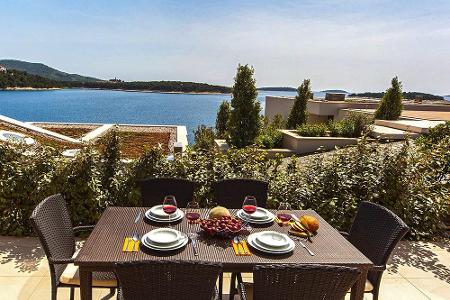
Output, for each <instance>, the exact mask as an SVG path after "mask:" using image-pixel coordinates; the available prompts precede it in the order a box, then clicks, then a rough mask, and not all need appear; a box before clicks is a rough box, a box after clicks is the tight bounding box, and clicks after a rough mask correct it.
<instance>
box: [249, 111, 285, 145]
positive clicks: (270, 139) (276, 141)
mask: <svg viewBox="0 0 450 300" xmlns="http://www.w3.org/2000/svg"><path fill="white" fill-rule="evenodd" d="M285 126H286V122H285V121H284V119H283V117H282V116H281V115H276V116H275V117H274V118H273V120H272V122H269V120H268V119H267V118H265V119H264V122H263V126H262V128H261V133H260V134H259V136H258V137H257V138H256V145H258V146H259V147H262V148H266V149H271V148H279V147H281V145H282V142H283V134H282V133H281V132H280V131H279V130H278V129H284V128H285Z"/></svg>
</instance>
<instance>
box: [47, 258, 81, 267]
mask: <svg viewBox="0 0 450 300" xmlns="http://www.w3.org/2000/svg"><path fill="white" fill-rule="evenodd" d="M48 261H49V262H50V263H51V264H55V265H65V264H72V263H74V262H75V259H74V258H51V257H50V258H48Z"/></svg>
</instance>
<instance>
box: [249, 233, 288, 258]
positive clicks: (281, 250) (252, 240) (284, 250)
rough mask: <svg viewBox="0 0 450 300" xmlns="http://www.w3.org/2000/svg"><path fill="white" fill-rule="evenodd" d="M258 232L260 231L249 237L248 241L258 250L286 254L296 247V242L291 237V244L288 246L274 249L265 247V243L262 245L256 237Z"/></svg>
mask: <svg viewBox="0 0 450 300" xmlns="http://www.w3.org/2000/svg"><path fill="white" fill-rule="evenodd" d="M258 234H259V233H253V234H251V235H249V236H248V237H247V242H248V243H249V245H250V246H252V247H253V248H255V249H256V250H259V251H262V252H266V253H269V254H286V253H289V252H291V251H292V250H294V248H295V243H294V241H293V240H291V239H289V246H288V247H286V248H278V249H274V248H269V247H265V246H264V245H261V244H259V243H258V241H257V239H256V237H255V235H258Z"/></svg>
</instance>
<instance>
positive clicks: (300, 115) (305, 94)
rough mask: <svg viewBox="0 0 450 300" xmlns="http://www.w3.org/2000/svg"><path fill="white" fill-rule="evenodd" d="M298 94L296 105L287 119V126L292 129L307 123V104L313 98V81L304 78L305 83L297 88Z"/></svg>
mask: <svg viewBox="0 0 450 300" xmlns="http://www.w3.org/2000/svg"><path fill="white" fill-rule="evenodd" d="M297 93H298V95H297V96H295V100H294V105H293V106H292V109H291V112H290V114H289V117H288V120H287V127H288V128H290V129H293V128H296V127H298V126H300V125H303V124H306V121H307V119H308V111H307V109H306V106H307V104H308V100H309V99H311V98H312V95H313V93H312V92H311V81H310V80H309V79H305V80H303V83H302V84H301V85H300V86H299V87H298V89H297Z"/></svg>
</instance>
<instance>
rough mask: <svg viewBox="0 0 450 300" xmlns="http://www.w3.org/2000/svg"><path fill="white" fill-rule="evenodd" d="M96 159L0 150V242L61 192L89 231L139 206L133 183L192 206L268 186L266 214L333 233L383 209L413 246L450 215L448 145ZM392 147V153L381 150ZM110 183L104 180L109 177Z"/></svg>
mask: <svg viewBox="0 0 450 300" xmlns="http://www.w3.org/2000/svg"><path fill="white" fill-rule="evenodd" d="M105 143H107V144H108V145H109V146H108V147H106V148H105V149H104V150H103V151H102V152H98V151H96V150H94V149H93V148H91V147H90V146H87V147H86V148H85V149H83V151H81V153H79V154H78V155H77V156H76V157H75V158H74V159H66V158H62V157H61V156H60V155H59V154H58V153H57V152H55V151H54V150H53V149H50V148H46V147H43V148H37V149H35V151H34V154H33V155H30V153H29V152H27V151H25V149H24V148H22V147H21V146H17V145H8V144H4V143H1V144H0V234H3V235H5V234H7V235H29V234H31V233H32V230H31V227H30V224H29V222H28V218H29V216H30V214H31V212H32V210H33V209H34V207H35V206H36V205H37V203H39V201H41V200H42V199H44V198H45V197H47V196H49V195H51V194H54V193H62V194H63V195H64V196H65V198H66V201H67V203H68V205H69V208H70V212H71V214H72V219H73V221H74V224H75V225H79V224H95V222H97V220H98V218H99V216H100V215H101V213H102V212H103V210H104V209H105V207H107V206H108V205H117V206H135V205H138V203H139V189H138V182H139V180H140V179H143V178H146V177H149V176H155V177H161V176H174V177H179V178H187V179H190V180H194V181H197V182H199V188H198V190H197V191H196V194H195V197H196V199H198V200H199V201H200V202H201V203H202V205H207V204H208V202H211V201H208V200H212V190H211V186H212V183H213V182H215V181H217V180H220V179H224V178H255V179H260V180H267V181H269V201H268V205H269V207H270V208H275V207H276V206H277V203H278V202H280V201H288V202H290V203H291V204H292V206H293V208H295V209H307V208H309V209H314V210H316V211H317V212H318V213H319V214H320V215H321V216H323V217H324V218H325V219H326V220H327V221H328V222H329V223H330V224H332V225H333V226H335V227H336V228H337V229H342V230H346V229H348V228H349V226H350V224H351V220H352V218H353V217H354V215H355V213H356V210H357V207H358V204H359V203H360V202H361V201H372V202H376V203H380V204H382V205H384V206H386V207H388V208H389V209H391V210H393V211H394V212H395V213H396V214H397V215H399V216H400V217H401V218H402V219H403V220H404V221H405V222H406V223H407V224H408V225H409V226H410V227H411V233H410V235H409V236H410V238H413V239H420V238H426V237H429V236H430V235H432V234H434V233H436V232H439V231H440V230H441V225H442V222H441V221H442V220H443V219H445V218H446V217H448V214H449V211H450V210H449V209H450V199H449V195H450V170H449V166H450V151H448V149H450V136H449V135H444V136H442V138H440V139H439V141H438V142H436V143H435V144H430V145H427V146H423V144H421V143H417V144H413V143H410V142H409V141H406V142H404V143H403V144H401V145H400V146H391V145H389V146H387V145H380V144H377V143H368V142H367V141H366V139H365V138H363V139H362V140H361V141H360V143H359V144H358V145H357V146H356V147H350V148H345V149H341V150H339V151H335V152H332V153H327V154H320V155H316V156H315V157H314V159H311V160H308V161H307V163H303V164H302V163H300V162H299V160H298V159H297V158H295V157H292V158H291V159H289V160H283V159H282V158H281V157H278V156H277V157H275V158H269V157H268V155H267V153H266V152H262V151H259V150H258V149H256V148H252V147H248V148H244V149H231V150H230V151H228V152H226V153H221V152H219V151H192V150H189V149H188V150H187V151H186V152H185V153H183V154H176V156H175V159H174V160H167V158H166V155H165V154H164V152H163V151H162V150H161V149H158V148H154V149H151V150H149V151H148V152H146V153H145V154H144V155H143V156H141V157H140V158H139V159H137V160H135V161H132V162H129V163H126V162H123V161H122V160H121V159H120V151H119V152H118V151H117V149H119V148H118V146H117V144H118V143H120V139H117V138H116V137H114V135H112V136H109V137H108V140H107V141H106V142H105ZM386 147H388V148H386ZM108 174H109V175H108Z"/></svg>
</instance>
